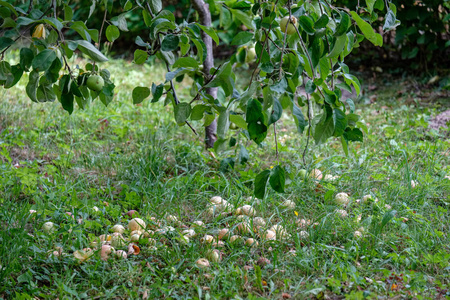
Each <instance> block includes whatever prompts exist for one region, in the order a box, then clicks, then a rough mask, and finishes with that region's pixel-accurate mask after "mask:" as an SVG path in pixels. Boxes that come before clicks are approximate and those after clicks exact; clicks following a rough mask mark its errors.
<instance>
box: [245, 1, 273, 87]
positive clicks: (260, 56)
mask: <svg viewBox="0 0 450 300" xmlns="http://www.w3.org/2000/svg"><path fill="white" fill-rule="evenodd" d="M277 4H278V0H277V1H275V4H274V6H273V9H272V12H274V11H275V8H276V7H277ZM270 30H272V23H270V26H269V30H267V32H266V31H265V30H264V33H265V34H266V38H265V39H264V43H263V45H262V48H261V53H260V55H259V57H258V62H257V63H256V67H255V69H254V70H253V73H252V77H251V78H250V83H249V86H251V85H252V82H253V77H254V76H255V73H256V70H258V67H259V64H260V62H261V58H262V54H263V53H264V48H265V47H266V44H267V40H268V39H269V34H270Z"/></svg>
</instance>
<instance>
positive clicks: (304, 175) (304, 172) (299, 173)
mask: <svg viewBox="0 0 450 300" xmlns="http://www.w3.org/2000/svg"><path fill="white" fill-rule="evenodd" d="M306 173H307V171H306V170H305V169H301V170H300V171H299V172H298V175H299V176H300V178H301V179H305V177H306Z"/></svg>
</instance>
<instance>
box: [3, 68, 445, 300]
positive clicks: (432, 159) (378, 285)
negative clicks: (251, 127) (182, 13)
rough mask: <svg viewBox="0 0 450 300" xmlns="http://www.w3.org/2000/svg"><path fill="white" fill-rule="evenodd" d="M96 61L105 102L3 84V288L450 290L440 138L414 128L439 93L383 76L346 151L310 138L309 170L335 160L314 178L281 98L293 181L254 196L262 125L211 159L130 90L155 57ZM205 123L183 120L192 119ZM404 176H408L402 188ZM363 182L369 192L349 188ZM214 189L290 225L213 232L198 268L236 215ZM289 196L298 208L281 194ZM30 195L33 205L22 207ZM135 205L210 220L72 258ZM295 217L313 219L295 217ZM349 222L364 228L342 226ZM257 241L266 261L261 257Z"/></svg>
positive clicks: (156, 213) (98, 294) (252, 294)
mask: <svg viewBox="0 0 450 300" xmlns="http://www.w3.org/2000/svg"><path fill="white" fill-rule="evenodd" d="M74 63H79V64H83V61H76V62H74ZM104 66H107V68H108V69H109V70H110V72H111V74H112V76H113V80H114V81H115V84H116V86H117V90H116V92H117V95H116V97H115V100H114V101H113V102H112V103H111V104H110V105H109V106H108V107H106V108H105V107H104V106H103V105H102V104H101V103H99V102H98V101H97V102H95V103H92V104H91V106H90V107H89V108H88V109H86V110H84V111H83V110H76V111H75V112H74V114H73V115H72V116H68V115H67V113H66V112H65V111H63V110H62V108H61V105H60V104H59V103H44V104H36V103H32V102H31V101H30V100H28V99H27V98H26V97H25V86H24V84H25V81H24V80H22V81H21V83H20V84H19V86H17V87H15V88H13V89H11V90H4V89H1V90H0V95H1V99H2V100H1V101H0V128H1V132H0V159H1V161H2V163H1V165H0V176H1V178H0V205H1V210H0V265H1V266H2V267H1V269H0V281H1V283H2V284H0V297H4V298H7V299H30V298H32V297H37V298H39V299H40V298H42V299H55V298H59V299H98V298H100V299H111V298H114V299H116V298H117V299H119V298H124V299H141V298H142V297H144V296H146V297H148V299H157V298H171V299H178V298H181V299H203V298H205V299H227V298H230V299H231V298H234V299H241V298H242V299H244V298H248V299H257V298H264V299H280V298H282V297H283V293H285V294H284V296H285V297H286V295H289V296H291V297H292V298H294V299H305V298H317V299H324V297H331V298H332V299H341V298H344V297H346V298H348V299H365V298H366V299H378V298H384V299H387V298H394V297H401V298H412V299H437V298H439V297H441V298H447V299H449V298H450V292H449V289H450V282H449V281H450V280H449V278H450V263H449V261H450V237H449V229H450V221H449V216H450V213H449V203H450V195H449V194H450V193H449V191H450V180H447V179H444V176H445V175H449V174H450V167H449V166H448V163H449V161H450V157H449V155H450V152H449V149H450V140H449V139H448V136H447V137H446V136H444V135H442V133H437V132H435V131H428V130H427V129H426V126H427V121H428V119H429V118H430V116H431V115H433V114H435V113H436V112H437V111H439V110H442V109H443V107H442V106H439V105H445V103H446V102H445V100H446V99H441V102H437V103H435V104H433V105H432V106H430V104H427V105H426V106H421V104H420V102H419V104H417V105H416V106H413V105H405V102H403V101H402V100H401V99H398V98H396V95H395V94H394V92H393V90H392V89H393V88H395V86H396V85H393V86H391V87H387V88H385V89H382V90H381V91H379V99H378V101H377V102H376V103H374V104H364V101H363V100H364V99H360V100H361V101H360V103H359V104H358V106H357V108H358V109H359V110H360V113H361V114H362V116H363V119H362V122H363V123H364V124H366V125H367V127H368V130H367V132H366V133H365V140H364V142H363V143H354V144H351V150H350V155H349V157H348V158H346V157H345V155H344V154H343V151H342V149H341V147H340V143H339V141H337V140H333V139H332V140H330V141H329V142H328V143H327V144H325V145H321V146H315V145H311V147H310V149H309V152H308V156H307V158H308V166H306V167H307V168H308V169H309V170H310V169H312V168H319V169H321V170H322V172H324V173H326V174H332V175H337V176H339V178H338V179H337V180H336V181H334V182H326V181H322V182H320V184H321V185H322V188H321V189H320V190H318V191H316V189H317V187H316V183H315V182H313V180H311V179H309V178H306V179H305V180H303V179H302V178H300V176H298V172H299V171H300V169H301V168H303V167H304V166H303V165H302V157H301V153H302V152H303V146H304V144H305V137H304V136H303V137H302V136H299V135H298V134H297V133H296V132H295V128H294V124H293V122H292V120H291V116H290V114H285V115H284V116H283V118H282V120H281V121H280V122H279V125H278V127H277V128H278V143H279V144H278V145H279V149H280V157H279V162H280V163H281V164H283V165H284V166H287V167H289V170H290V173H289V178H288V180H289V181H290V184H289V185H288V186H287V191H286V193H285V194H277V193H275V192H273V191H269V192H268V194H267V195H266V197H265V199H263V200H262V201H261V202H254V203H252V201H253V200H248V199H247V198H248V197H249V196H251V195H252V189H253V185H252V184H253V182H252V179H253V178H254V176H255V174H257V173H258V172H260V171H261V170H262V169H264V168H267V167H270V166H275V165H276V164H277V159H276V157H275V144H274V141H273V139H274V136H273V132H270V133H269V135H268V137H267V140H266V141H265V142H264V143H263V144H262V146H260V147H257V146H256V145H254V144H251V143H248V142H246V141H245V140H244V139H243V138H242V136H241V140H240V142H241V143H243V144H245V145H247V146H248V150H249V152H250V160H249V162H248V163H247V164H246V165H237V164H236V168H235V170H233V171H231V172H226V173H222V172H220V171H219V167H220V162H219V161H220V160H221V159H223V158H226V157H228V156H230V155H234V153H235V150H234V149H231V150H226V151H225V152H222V153H219V154H217V155H218V160H217V161H216V160H215V159H213V158H212V157H211V156H210V155H209V154H208V152H207V151H205V150H204V149H203V139H202V137H196V136H194V135H193V134H192V132H190V130H189V129H188V128H186V126H184V127H178V126H177V125H176V124H175V122H174V120H173V113H172V110H171V108H170V107H164V106H163V104H162V103H156V104H152V103H150V101H148V100H146V101H144V103H143V105H142V106H134V105H132V99H131V91H132V88H133V87H134V86H135V85H143V86H144V85H145V86H149V85H150V84H151V83H152V82H156V83H157V84H158V83H160V82H161V78H163V74H164V72H163V69H162V68H161V67H158V66H144V67H138V66H134V65H132V64H131V63H129V62H126V61H114V62H111V63H110V64H108V65H104ZM104 66H102V67H104ZM178 92H179V96H180V98H181V99H190V96H189V82H182V83H180V84H178ZM409 96H410V97H413V98H414V94H410V95H409ZM161 102H162V101H161ZM439 103H441V104H439ZM103 120H107V121H103ZM201 124H202V123H201V122H194V123H193V125H194V126H195V127H196V128H197V129H198V131H199V132H201V131H202V130H201ZM235 134H236V136H238V134H237V133H235ZM411 180H416V181H417V182H418V183H419V184H418V185H417V186H416V187H415V188H412V186H411V184H410V182H411ZM339 192H346V193H348V194H350V203H349V205H348V206H347V207H346V208H345V209H346V211H347V212H348V217H346V218H341V217H339V216H338V215H337V214H336V212H335V211H336V210H337V209H342V208H343V207H340V206H339V205H337V204H336V203H335V202H334V197H335V195H336V194H337V193H339ZM367 194H371V195H372V196H373V197H374V198H378V202H370V203H367V204H358V203H357V201H356V200H357V199H362V197H363V196H364V195H367ZM215 195H220V196H222V197H223V198H224V199H226V200H227V201H228V202H229V203H231V204H232V205H233V206H234V207H238V206H241V205H244V204H253V205H254V208H255V210H256V214H257V216H260V217H263V218H264V219H265V221H266V222H267V228H269V227H271V226H272V225H275V224H282V225H283V226H284V227H285V228H286V230H287V232H288V234H290V237H289V238H287V239H282V240H277V241H271V242H268V241H264V240H262V239H261V238H260V237H259V236H258V235H257V234H256V233H248V234H246V237H253V238H255V239H257V240H258V241H259V245H258V246H256V247H251V248H250V247H246V246H242V245H239V244H237V245H231V244H229V243H225V247H224V248H220V250H221V251H222V254H223V259H222V261H221V262H220V263H212V264H211V267H210V268H208V269H199V268H198V267H197V266H196V264H195V262H196V260H197V259H199V258H201V257H205V255H206V253H207V251H208V249H209V248H210V247H211V246H210V245H205V244H202V243H201V242H200V238H201V237H202V236H204V235H205V234H213V235H217V233H218V230H219V229H222V228H225V227H227V228H229V229H231V230H235V229H236V226H237V223H238V222H239V221H237V220H236V217H235V216H233V215H232V214H228V215H226V216H222V217H220V216H219V217H217V216H211V215H208V214H207V209H208V205H209V202H208V200H209V199H210V198H211V197H212V196H215ZM286 199H289V200H292V201H294V202H295V204H296V207H295V209H284V208H282V207H281V205H280V204H281V203H282V202H284V201H285V200H286ZM386 205H390V207H391V209H390V208H388V207H386ZM94 206H96V207H98V208H99V211H98V212H96V211H94V210H93V207H94ZM30 209H33V210H36V211H37V213H36V214H32V215H30V213H29V210H30ZM131 209H134V210H137V211H138V213H139V215H140V216H141V218H143V219H144V220H145V221H147V223H150V218H151V217H155V218H156V219H157V220H160V221H161V226H165V225H170V222H168V221H167V220H166V216H167V215H175V216H176V217H177V218H178V219H179V220H180V221H181V223H182V224H184V225H187V226H190V224H191V223H192V222H193V221H195V220H202V221H203V222H205V223H206V227H205V228H200V229H196V231H197V233H198V236H197V237H194V238H191V239H190V241H189V243H188V244H186V245H185V244H183V243H182V242H181V241H180V233H181V231H182V230H183V229H184V228H182V227H177V226H175V227H176V228H175V231H174V232H169V233H167V234H166V235H158V234H155V236H154V237H153V238H154V239H155V240H156V249H155V248H153V247H152V246H151V245H150V244H146V243H144V241H143V240H141V244H140V250H141V252H140V253H139V254H138V255H131V256H129V258H128V259H127V260H117V259H110V260H108V261H102V260H101V259H100V257H99V253H98V252H96V253H95V255H94V256H92V257H91V259H90V260H88V261H86V262H83V263H79V262H78V261H77V260H76V259H75V258H74V256H73V252H74V251H76V250H80V249H83V248H85V247H89V244H90V242H91V241H92V240H94V239H95V237H97V236H99V235H101V234H107V233H110V232H109V230H110V228H111V227H112V226H113V225H114V224H118V223H120V224H123V225H124V226H125V227H126V225H127V223H128V220H129V217H128V216H124V215H123V214H124V213H125V212H127V211H128V210H131ZM66 212H71V213H72V214H73V215H74V216H75V220H72V219H71V218H70V217H69V216H67V215H66V214H65V213H66ZM359 217H360V218H361V219H360V220H359ZM301 218H304V219H308V220H311V223H312V224H311V225H309V226H306V228H299V226H298V225H297V224H296V220H298V219H301ZM76 219H82V222H81V224H78V222H77V221H76ZM48 221H52V222H54V223H55V224H56V226H57V230H56V232H55V233H53V234H46V233H44V232H43V231H42V229H41V228H42V225H43V224H44V223H45V222H48ZM172 225H173V224H172ZM361 227H363V228H364V231H363V235H362V237H360V238H358V237H354V232H355V231H356V230H361V231H362V229H360V228H361ZM301 230H305V231H307V232H308V234H309V237H307V238H304V237H302V236H301V235H300V231H301ZM128 234H129V232H127V233H126V234H125V236H128ZM56 247H62V249H63V250H62V251H63V254H62V255H61V256H54V255H51V253H52V252H53V251H55V250H56V249H57V248H56ZM291 250H295V255H293V254H292V253H290V252H289V251H291ZM260 257H265V258H267V259H269V260H270V264H268V265H266V266H261V267H260V266H258V264H257V262H258V260H259V259H260ZM333 297H334V298H333Z"/></svg>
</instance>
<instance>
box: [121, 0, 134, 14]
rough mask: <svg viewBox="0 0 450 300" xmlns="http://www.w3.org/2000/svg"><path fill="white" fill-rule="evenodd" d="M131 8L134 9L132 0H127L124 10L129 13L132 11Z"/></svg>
mask: <svg viewBox="0 0 450 300" xmlns="http://www.w3.org/2000/svg"><path fill="white" fill-rule="evenodd" d="M131 8H133V3H132V2H131V1H130V0H127V2H126V3H125V5H124V6H123V10H125V11H127V10H130V9H131Z"/></svg>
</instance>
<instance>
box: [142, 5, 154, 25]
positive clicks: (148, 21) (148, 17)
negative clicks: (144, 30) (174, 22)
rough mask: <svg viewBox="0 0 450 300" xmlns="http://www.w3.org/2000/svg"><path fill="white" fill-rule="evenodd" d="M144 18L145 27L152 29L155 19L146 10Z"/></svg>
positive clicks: (143, 13)
mask: <svg viewBox="0 0 450 300" xmlns="http://www.w3.org/2000/svg"><path fill="white" fill-rule="evenodd" d="M142 17H143V18H144V23H145V25H147V27H150V25H151V24H152V20H153V18H152V16H151V15H150V14H149V13H148V11H146V10H145V9H143V10H142Z"/></svg>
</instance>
